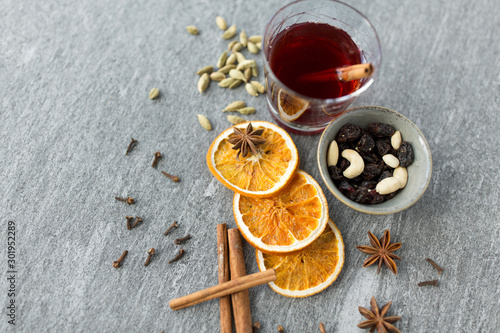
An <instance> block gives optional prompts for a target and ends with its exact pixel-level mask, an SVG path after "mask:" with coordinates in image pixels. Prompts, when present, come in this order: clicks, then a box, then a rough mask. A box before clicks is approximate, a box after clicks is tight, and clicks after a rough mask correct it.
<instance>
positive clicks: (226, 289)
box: [168, 269, 276, 329]
mask: <svg viewBox="0 0 500 333" xmlns="http://www.w3.org/2000/svg"><path fill="white" fill-rule="evenodd" d="M271 281H276V271H275V270H274V269H268V270H266V271H263V272H259V273H255V274H251V275H246V276H243V277H240V278H236V279H233V280H231V281H227V282H224V283H221V284H218V285H216V286H213V287H210V288H207V289H203V290H200V291H197V292H195V293H192V294H190V295H187V296H183V297H179V298H176V299H173V300H171V301H170V302H169V303H168V305H169V306H170V308H171V309H172V310H179V309H183V308H187V307H189V306H192V305H195V304H198V303H202V302H205V301H209V300H211V299H214V298H218V297H224V296H227V295H231V294H234V293H238V292H241V291H242V290H246V291H247V292H248V289H249V288H252V287H256V286H260V285H262V284H265V283H269V282H271ZM251 326H252V325H251V324H250V329H251Z"/></svg>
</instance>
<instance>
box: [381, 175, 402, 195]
mask: <svg viewBox="0 0 500 333" xmlns="http://www.w3.org/2000/svg"><path fill="white" fill-rule="evenodd" d="M400 187H401V183H400V182H399V180H398V179H397V178H395V177H388V178H384V179H382V180H381V181H380V182H379V183H378V184H377V186H376V187H375V191H377V192H378V193H380V194H389V193H392V192H396V191H397V190H399V189H400Z"/></svg>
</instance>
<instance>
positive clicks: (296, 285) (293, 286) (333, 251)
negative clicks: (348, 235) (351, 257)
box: [256, 220, 344, 297]
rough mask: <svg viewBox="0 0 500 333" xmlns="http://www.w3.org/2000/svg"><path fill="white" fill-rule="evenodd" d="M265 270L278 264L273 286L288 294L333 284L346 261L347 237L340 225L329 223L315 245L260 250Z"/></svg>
mask: <svg viewBox="0 0 500 333" xmlns="http://www.w3.org/2000/svg"><path fill="white" fill-rule="evenodd" d="M256 258H257V265H258V266H259V269H260V270H261V271H264V270H266V269H270V268H274V269H275V270H276V275H277V276H278V279H277V280H276V281H274V282H270V283H269V286H270V287H271V289H273V290H274V291H275V292H277V293H278V294H281V295H283V296H288V297H307V296H311V295H314V294H317V293H319V292H320V291H322V290H324V289H325V288H326V287H328V286H329V285H331V284H332V283H333V281H335V279H337V276H338V275H339V273H340V271H341V270H342V266H343V265H344V241H343V240H342V236H341V235H340V231H339V229H337V226H336V225H335V224H334V223H333V222H332V220H329V221H328V227H327V228H326V229H325V231H323V233H322V234H321V236H319V237H318V238H317V239H316V240H315V241H314V242H313V243H312V244H311V245H309V246H308V247H306V248H305V249H303V250H302V251H299V252H295V253H293V254H290V255H275V254H265V253H262V252H261V251H259V250H257V252H256Z"/></svg>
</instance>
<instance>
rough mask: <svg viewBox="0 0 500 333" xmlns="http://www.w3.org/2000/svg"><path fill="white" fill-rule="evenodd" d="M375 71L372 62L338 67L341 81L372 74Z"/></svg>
mask: <svg viewBox="0 0 500 333" xmlns="http://www.w3.org/2000/svg"><path fill="white" fill-rule="evenodd" d="M372 73H373V66H372V64H370V63H368V64H358V65H352V66H347V67H341V68H338V75H339V79H340V80H341V81H352V80H358V79H362V78H364V77H367V76H370V75H372Z"/></svg>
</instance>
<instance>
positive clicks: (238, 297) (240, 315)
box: [227, 228, 253, 333]
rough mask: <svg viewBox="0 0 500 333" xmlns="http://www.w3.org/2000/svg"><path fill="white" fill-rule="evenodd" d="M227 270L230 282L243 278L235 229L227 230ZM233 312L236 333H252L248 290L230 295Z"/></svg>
mask: <svg viewBox="0 0 500 333" xmlns="http://www.w3.org/2000/svg"><path fill="white" fill-rule="evenodd" d="M227 234H228V243H229V269H230V271H231V280H234V279H236V278H239V277H242V276H245V275H246V274H247V272H246V269H245V257H244V256H243V247H242V245H241V237H240V231H239V230H238V229H237V228H234V229H229V230H228V232H227ZM231 300H232V303H233V311H234V324H235V326H236V333H252V330H253V329H252V315H251V313H250V297H249V295H248V290H243V291H240V292H238V293H235V294H232V295H231Z"/></svg>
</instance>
